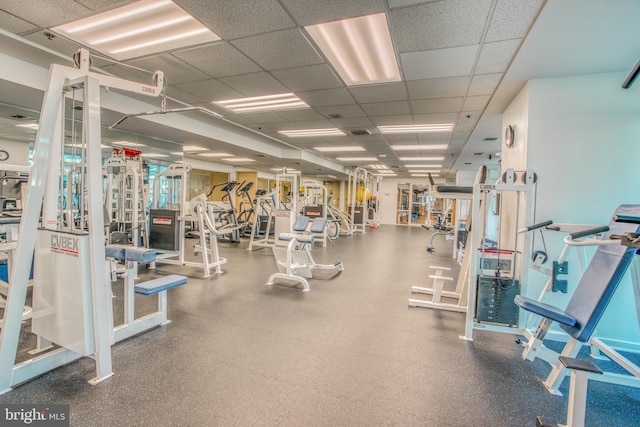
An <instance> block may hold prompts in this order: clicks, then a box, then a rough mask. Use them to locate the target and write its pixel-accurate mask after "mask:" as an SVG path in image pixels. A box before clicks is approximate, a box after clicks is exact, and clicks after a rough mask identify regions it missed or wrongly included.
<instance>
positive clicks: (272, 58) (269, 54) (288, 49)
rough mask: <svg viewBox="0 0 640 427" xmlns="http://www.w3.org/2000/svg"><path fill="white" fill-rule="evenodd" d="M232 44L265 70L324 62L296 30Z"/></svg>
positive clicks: (264, 35) (236, 41) (258, 36)
mask: <svg viewBox="0 0 640 427" xmlns="http://www.w3.org/2000/svg"><path fill="white" fill-rule="evenodd" d="M232 44H233V45H234V46H235V47H237V48H238V49H239V50H240V51H241V52H243V53H244V54H246V55H247V56H248V57H250V58H251V59H253V60H254V61H255V62H256V63H258V64H259V65H260V66H261V67H263V68H264V69H266V70H282V69H284V68H293V67H300V66H303V65H313V64H321V63H323V62H324V61H323V59H322V58H321V57H320V55H318V54H317V53H316V51H315V50H314V49H313V47H311V45H310V44H309V42H308V41H307V39H306V38H305V37H304V36H303V35H302V33H301V32H300V30H298V29H296V28H293V29H290V30H283V31H276V32H272V33H267V34H260V35H257V36H252V37H246V38H243V39H238V40H234V41H233V42H232Z"/></svg>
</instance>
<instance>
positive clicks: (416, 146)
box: [391, 144, 448, 151]
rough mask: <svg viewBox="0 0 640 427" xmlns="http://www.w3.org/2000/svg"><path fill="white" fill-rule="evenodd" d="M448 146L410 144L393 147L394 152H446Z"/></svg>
mask: <svg viewBox="0 0 640 427" xmlns="http://www.w3.org/2000/svg"><path fill="white" fill-rule="evenodd" d="M447 147H448V145H447V144H409V145H401V144H397V145H392V146H391V149H392V150H394V151H410V150H416V151H418V150H446V149H447Z"/></svg>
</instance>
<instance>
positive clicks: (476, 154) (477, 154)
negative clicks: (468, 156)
mask: <svg viewBox="0 0 640 427" xmlns="http://www.w3.org/2000/svg"><path fill="white" fill-rule="evenodd" d="M483 154H484V153H473V155H474V156H482V155H483Z"/></svg>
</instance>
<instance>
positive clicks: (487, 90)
mask: <svg viewBox="0 0 640 427" xmlns="http://www.w3.org/2000/svg"><path fill="white" fill-rule="evenodd" d="M501 78H502V73H495V74H481V75H475V76H473V78H472V79H471V86H469V92H467V96H474V95H491V94H493V92H495V90H496V88H497V87H498V83H500V79H501Z"/></svg>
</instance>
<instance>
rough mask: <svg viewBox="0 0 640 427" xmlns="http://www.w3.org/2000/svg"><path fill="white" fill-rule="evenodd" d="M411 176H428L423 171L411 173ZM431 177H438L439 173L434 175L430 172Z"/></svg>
mask: <svg viewBox="0 0 640 427" xmlns="http://www.w3.org/2000/svg"><path fill="white" fill-rule="evenodd" d="M411 176H413V177H416V178H421V177H428V176H429V175H427V174H425V173H412V174H411ZM431 176H432V177H438V176H440V175H434V174H431Z"/></svg>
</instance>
